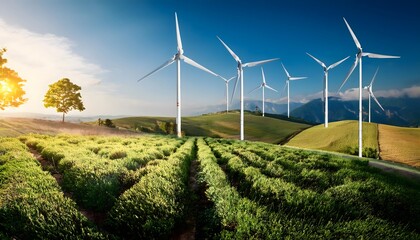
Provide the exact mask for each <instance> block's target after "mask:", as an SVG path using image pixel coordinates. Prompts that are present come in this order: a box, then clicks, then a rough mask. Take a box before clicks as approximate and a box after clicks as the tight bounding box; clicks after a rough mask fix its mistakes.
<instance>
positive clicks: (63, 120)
mask: <svg viewBox="0 0 420 240" xmlns="http://www.w3.org/2000/svg"><path fill="white" fill-rule="evenodd" d="M62 122H63V123H64V113H63V121H62Z"/></svg>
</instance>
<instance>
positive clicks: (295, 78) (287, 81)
mask: <svg viewBox="0 0 420 240" xmlns="http://www.w3.org/2000/svg"><path fill="white" fill-rule="evenodd" d="M281 65H282V66H283V69H284V72H285V73H286V75H287V79H286V85H284V88H283V91H284V90H285V89H286V87H287V117H290V91H289V90H290V88H289V84H290V83H289V81H293V80H300V79H305V78H307V77H291V76H290V74H289V72H288V71H287V70H286V68H285V67H284V65H283V63H281Z"/></svg>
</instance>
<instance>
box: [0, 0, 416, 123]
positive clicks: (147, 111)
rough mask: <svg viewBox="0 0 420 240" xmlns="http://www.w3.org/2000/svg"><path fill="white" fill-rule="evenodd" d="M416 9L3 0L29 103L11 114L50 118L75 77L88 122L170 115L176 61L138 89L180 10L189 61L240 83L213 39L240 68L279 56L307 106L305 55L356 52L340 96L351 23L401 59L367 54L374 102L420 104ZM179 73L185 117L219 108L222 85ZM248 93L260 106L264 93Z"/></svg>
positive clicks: (311, 88) (1, 38)
mask: <svg viewBox="0 0 420 240" xmlns="http://www.w3.org/2000/svg"><path fill="white" fill-rule="evenodd" d="M419 5H420V4H419V3H416V1H411V0H402V1H376V0H370V1H359V0H356V1H347V0H345V1H326V0H320V1H310V0H307V1H291V0H290V1H274V0H273V1H236V0H235V1H222V0H213V1H210V0H200V1H192V0H191V1H190V0H188V1H163V0H152V1H145V0H142V1H127V0H123V1H117V0H72V1H70V0H61V1H55V0H39V1H30V0H13V1H12V0H4V1H2V7H1V8H0V19H1V21H2V22H1V26H0V32H3V33H4V34H3V35H1V33H0V47H6V48H8V49H9V51H8V52H7V54H8V55H6V57H8V59H9V66H10V67H12V68H14V69H15V70H16V71H18V72H19V73H21V75H23V77H24V78H25V79H27V81H28V82H27V85H28V89H27V92H28V98H29V102H28V103H27V104H25V105H23V106H21V107H20V108H18V109H16V110H14V111H27V112H28V111H29V112H54V111H53V110H52V109H50V110H45V109H44V108H43V105H42V98H43V95H44V94H45V91H46V89H47V85H48V84H51V83H52V82H54V81H57V80H59V79H60V78H62V77H69V78H70V79H71V80H72V81H74V82H76V83H78V84H80V85H82V88H83V91H82V96H83V97H84V99H85V105H86V111H85V112H83V113H82V114H84V115H92V114H111V115H117V114H129V115H162V116H175V113H176V105H175V103H176V102H175V99H176V66H175V64H173V65H171V66H170V67H168V68H166V69H164V70H162V71H160V72H158V73H157V74H155V75H153V76H151V77H149V78H147V79H145V80H143V81H142V82H140V83H137V81H136V80H137V79H139V78H140V77H142V76H143V75H145V74H147V73H149V72H150V71H152V70H153V69H155V68H156V67H157V66H159V65H161V64H162V63H163V62H165V61H166V60H168V59H169V58H170V57H172V56H173V55H174V54H175V53H176V36H175V19H174V13H175V12H177V13H178V18H179V24H180V31H181V36H182V41H183V46H184V51H185V55H186V56H188V57H190V58H192V59H193V60H195V61H197V62H198V63H200V64H202V65H203V66H205V67H207V68H209V69H210V70H212V71H214V72H216V73H218V74H220V75H222V76H225V77H231V76H234V75H235V74H236V63H235V61H234V60H233V58H232V57H231V56H230V55H229V53H228V52H227V51H226V49H224V47H223V46H222V44H221V43H220V42H219V41H218V40H217V38H216V35H217V36H219V37H221V38H222V39H223V40H224V41H225V43H227V44H228V45H229V46H230V47H231V48H232V50H233V51H235V53H236V54H237V55H238V56H239V57H240V58H241V59H242V61H243V62H248V61H257V60H263V59H268V58H280V61H281V62H283V64H284V65H285V66H286V68H287V69H288V71H289V72H290V73H291V75H295V76H307V77H308V79H306V80H301V81H296V82H292V83H291V88H290V91H291V97H292V101H308V100H311V99H312V98H315V97H320V95H319V92H320V91H322V87H323V83H322V78H323V72H322V68H321V67H320V66H319V65H318V64H317V63H316V62H315V61H313V60H312V59H310V58H309V57H308V56H307V55H306V54H305V52H309V53H311V54H312V55H314V56H315V57H317V58H318V59H320V60H322V61H324V62H325V63H326V64H327V65H329V64H332V63H334V62H336V61H338V60H340V59H342V58H344V57H346V56H350V58H349V59H348V60H347V61H345V62H344V63H343V64H342V65H340V66H338V67H337V68H335V69H333V70H331V72H330V82H329V85H330V92H331V93H335V92H336V91H337V90H338V87H339V86H340V84H341V82H342V81H343V79H344V77H345V75H346V73H347V71H348V70H349V68H350V66H351V65H352V63H353V61H354V55H355V53H356V51H357V50H356V46H355V45H354V43H353V40H352V38H351V36H350V34H349V32H348V30H347V28H346V26H345V24H344V21H343V19H342V18H343V17H345V18H346V19H347V21H348V22H349V24H350V26H351V27H352V28H353V31H354V32H355V34H356V35H357V37H358V39H359V41H360V42H361V44H362V46H363V49H364V51H367V52H374V53H381V54H391V55H400V56H401V59H367V58H364V61H363V76H364V85H367V84H368V83H369V81H370V79H371V77H372V76H373V74H374V71H375V70H376V68H377V67H378V66H379V67H380V70H379V73H378V76H377V79H376V81H375V85H374V92H375V93H377V94H376V95H377V96H401V95H402V94H407V93H409V94H410V96H420V58H419V57H418V56H419V55H420V45H419V44H418V43H419V42H420V32H419V31H418V29H420V16H419V15H418V13H417V11H416V10H417V9H419ZM6 33H8V34H7V35H6ZM11 36H13V37H11ZM19 44H20V45H19ZM17 52H20V53H19V54H17ZM25 54H27V55H28V56H26V55H25ZM23 55H25V56H23ZM29 55H30V56H29ZM31 57H32V58H31ZM280 61H277V62H272V63H268V64H266V65H264V71H265V74H266V80H267V83H268V84H269V85H270V86H272V87H274V88H276V89H277V90H279V91H281V90H282V89H283V86H284V83H285V78H286V75H285V73H284V71H283V70H282V68H281V65H280ZM41 69H43V70H42V71H41ZM357 73H358V71H357V70H356V71H355V72H354V73H353V75H352V77H351V78H350V79H349V81H348V82H347V83H346V85H345V87H344V90H347V92H346V93H345V96H344V97H345V98H348V99H352V98H353V97H354V96H355V95H354V92H353V91H351V89H352V88H355V87H357ZM181 76H182V103H183V113H184V114H185V115H188V113H189V112H192V111H194V110H195V109H198V108H200V107H205V106H209V105H218V104H224V101H225V98H224V94H225V89H224V83H223V81H222V80H221V79H218V78H216V77H214V76H212V75H209V74H207V73H205V72H202V71H200V70H197V69H195V68H193V67H191V66H189V65H186V64H182V65H181ZM244 79H245V85H244V86H245V92H246V93H248V92H249V91H251V90H252V89H253V88H255V87H256V86H258V85H259V84H260V81H261V69H260V68H259V67H254V68H248V69H245V73H244ZM230 87H231V89H233V82H232V84H231V85H230ZM349 89H350V90H349ZM245 97H246V99H260V98H261V92H260V91H258V92H254V93H252V94H246V95H245ZM266 97H267V98H268V100H269V101H272V102H277V103H285V102H286V99H285V94H284V93H283V94H282V95H280V94H279V93H275V92H271V91H266ZM236 101H237V97H236ZM9 111H10V110H9ZM72 114H73V113H72ZM74 114H79V113H74Z"/></svg>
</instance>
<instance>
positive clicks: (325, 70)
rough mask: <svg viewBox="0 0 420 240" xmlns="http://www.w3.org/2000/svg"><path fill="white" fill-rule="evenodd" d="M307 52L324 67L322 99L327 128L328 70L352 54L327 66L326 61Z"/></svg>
mask: <svg viewBox="0 0 420 240" xmlns="http://www.w3.org/2000/svg"><path fill="white" fill-rule="evenodd" d="M306 54H308V56H309V57H311V58H312V59H313V60H315V61H316V62H317V63H319V65H321V66H322V68H323V69H324V93H323V94H322V100H323V101H324V104H325V107H324V114H325V117H324V119H325V120H324V127H325V128H327V127H328V70H330V69H333V68H335V67H337V66H338V65H339V64H340V63H342V62H344V61H346V60H347V58H349V57H350V56H349V57H346V58H344V59H342V60H340V61H338V62H336V63H334V64H331V65H330V66H328V67H327V66H326V65H325V63H323V62H321V61H320V60H318V59H317V58H316V57H314V56H312V55H311V54H309V53H306ZM324 99H325V100H324Z"/></svg>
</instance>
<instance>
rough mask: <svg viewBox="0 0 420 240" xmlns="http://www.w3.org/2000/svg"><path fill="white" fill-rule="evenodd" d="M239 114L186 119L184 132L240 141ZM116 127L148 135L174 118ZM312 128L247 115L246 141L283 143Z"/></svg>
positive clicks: (140, 119) (131, 120)
mask: <svg viewBox="0 0 420 240" xmlns="http://www.w3.org/2000/svg"><path fill="white" fill-rule="evenodd" d="M239 119H240V118H239V113H236V112H233V113H228V114H226V113H216V114H208V115H202V116H197V117H184V118H182V131H183V132H184V133H185V135H187V136H210V137H222V138H232V139H237V138H239ZM113 122H114V124H115V125H117V126H119V127H123V128H127V129H137V130H140V131H146V132H154V133H159V132H161V133H162V132H164V130H165V127H167V126H164V123H172V125H171V126H173V127H174V126H175V125H174V124H175V119H174V118H163V117H129V118H120V119H115V120H113ZM308 127H310V125H308V124H304V123H298V122H291V121H285V120H281V119H275V118H271V117H261V116H257V115H254V114H251V113H245V139H246V140H254V141H263V142H268V143H279V142H281V141H283V140H284V139H286V138H287V137H289V136H291V135H293V134H294V133H296V132H299V131H301V130H303V129H305V128H308Z"/></svg>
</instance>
